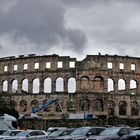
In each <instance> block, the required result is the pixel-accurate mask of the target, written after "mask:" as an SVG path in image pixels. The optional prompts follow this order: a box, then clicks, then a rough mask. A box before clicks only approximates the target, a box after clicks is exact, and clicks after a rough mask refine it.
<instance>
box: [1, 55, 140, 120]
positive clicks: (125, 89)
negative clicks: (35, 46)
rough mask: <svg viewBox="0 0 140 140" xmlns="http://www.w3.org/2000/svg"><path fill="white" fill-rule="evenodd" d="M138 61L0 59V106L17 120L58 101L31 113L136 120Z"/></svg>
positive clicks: (138, 111) (98, 57) (116, 58)
mask: <svg viewBox="0 0 140 140" xmlns="http://www.w3.org/2000/svg"><path fill="white" fill-rule="evenodd" d="M139 83H140V58H137V57H129V56H118V55H107V54H106V55H101V54H100V53H99V54H98V55H87V56H86V57H85V58H83V60H81V61H77V59H76V58H71V57H70V56H59V55H56V54H53V55H42V56H37V55H35V54H29V55H27V56H24V55H19V56H18V57H15V56H10V57H4V58H0V93H1V96H0V97H1V101H8V102H9V105H10V107H11V108H15V109H16V110H17V111H18V112H19V114H20V115H24V116H30V115H31V112H32V109H33V108H36V107H38V106H42V105H43V104H45V103H46V102H47V101H49V100H53V99H56V98H58V99H59V101H60V104H61V105H62V108H63V112H61V109H60V108H59V106H58V105H57V104H51V105H49V106H48V107H47V108H44V109H42V110H40V111H38V112H37V113H36V114H37V115H39V116H42V117H43V118H44V119H61V118H62V116H63V115H62V114H63V113H65V114H67V117H68V118H69V116H72V115H73V116H74V115H75V116H76V115H77V114H78V115H80V114H86V113H92V114H94V115H95V116H97V117H99V118H102V117H110V116H116V117H120V118H139V117H140V109H139V105H140V100H139V95H140V84H139Z"/></svg>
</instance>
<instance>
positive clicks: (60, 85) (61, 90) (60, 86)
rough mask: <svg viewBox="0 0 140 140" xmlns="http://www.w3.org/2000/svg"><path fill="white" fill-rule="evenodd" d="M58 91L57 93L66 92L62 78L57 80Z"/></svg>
mask: <svg viewBox="0 0 140 140" xmlns="http://www.w3.org/2000/svg"><path fill="white" fill-rule="evenodd" d="M56 91H57V92H63V91H64V80H63V78H61V77H59V78H57V79H56Z"/></svg>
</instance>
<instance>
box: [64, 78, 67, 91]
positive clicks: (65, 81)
mask: <svg viewBox="0 0 140 140" xmlns="http://www.w3.org/2000/svg"><path fill="white" fill-rule="evenodd" d="M64 92H68V81H67V79H64Z"/></svg>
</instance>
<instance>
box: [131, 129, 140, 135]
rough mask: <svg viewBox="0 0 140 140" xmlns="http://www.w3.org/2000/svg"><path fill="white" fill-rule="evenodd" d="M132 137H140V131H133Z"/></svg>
mask: <svg viewBox="0 0 140 140" xmlns="http://www.w3.org/2000/svg"><path fill="white" fill-rule="evenodd" d="M130 135H131V136H135V135H140V130H133V131H132V132H131V133H130Z"/></svg>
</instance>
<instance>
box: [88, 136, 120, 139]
mask: <svg viewBox="0 0 140 140" xmlns="http://www.w3.org/2000/svg"><path fill="white" fill-rule="evenodd" d="M107 138H110V139H111V138H119V137H118V136H111V135H110V136H90V137H89V138H88V139H89V140H92V139H99V140H102V139H107Z"/></svg>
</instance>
